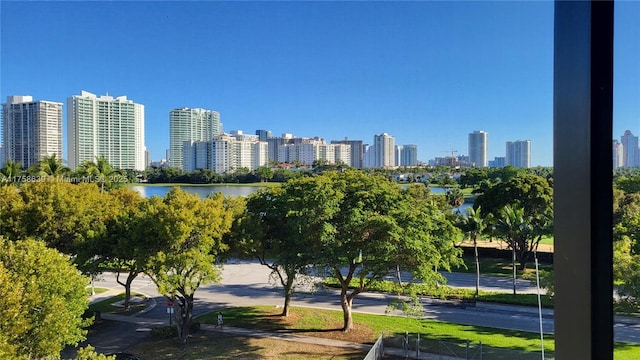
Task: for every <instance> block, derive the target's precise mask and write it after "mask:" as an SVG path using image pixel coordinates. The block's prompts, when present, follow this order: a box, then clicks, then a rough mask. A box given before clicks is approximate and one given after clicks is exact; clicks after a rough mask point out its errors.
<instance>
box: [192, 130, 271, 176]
mask: <svg viewBox="0 0 640 360" xmlns="http://www.w3.org/2000/svg"><path fill="white" fill-rule="evenodd" d="M267 151H268V144H267V142H264V141H259V140H258V136H256V135H245V134H242V132H234V133H232V134H222V135H219V136H216V137H215V139H213V140H209V141H195V142H191V143H189V142H184V143H183V152H182V154H183V156H184V162H183V165H184V170H185V171H195V170H197V169H210V170H213V171H215V172H217V173H220V174H223V173H226V172H234V171H237V170H238V169H241V168H247V169H249V170H255V169H257V168H258V167H260V166H266V165H267V164H268V161H269V158H268V156H267Z"/></svg>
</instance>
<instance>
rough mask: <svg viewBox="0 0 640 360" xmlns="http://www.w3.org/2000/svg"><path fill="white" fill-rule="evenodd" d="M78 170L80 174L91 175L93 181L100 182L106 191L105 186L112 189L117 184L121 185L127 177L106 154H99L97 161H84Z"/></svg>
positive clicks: (102, 188)
mask: <svg viewBox="0 0 640 360" xmlns="http://www.w3.org/2000/svg"><path fill="white" fill-rule="evenodd" d="M77 172H78V175H80V176H85V177H90V178H91V182H93V183H96V184H98V186H99V187H100V190H101V191H104V190H105V187H106V189H111V188H112V187H114V186H116V185H119V184H120V185H121V184H122V183H124V182H125V180H126V179H127V178H126V177H125V176H124V172H123V171H121V170H120V169H116V168H114V167H113V166H112V165H111V164H110V163H109V161H108V160H107V158H105V157H104V156H97V157H96V161H89V160H85V161H83V162H82V164H80V166H79V167H78V170H77ZM118 175H120V176H118ZM115 180H120V181H115Z"/></svg>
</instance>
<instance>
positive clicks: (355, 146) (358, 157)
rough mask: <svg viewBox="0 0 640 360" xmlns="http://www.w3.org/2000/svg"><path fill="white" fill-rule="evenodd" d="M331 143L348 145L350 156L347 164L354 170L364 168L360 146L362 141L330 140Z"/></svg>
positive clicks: (362, 150) (347, 139)
mask: <svg viewBox="0 0 640 360" xmlns="http://www.w3.org/2000/svg"><path fill="white" fill-rule="evenodd" d="M331 143H332V144H344V145H349V146H350V149H351V154H350V155H349V158H350V159H351V162H349V163H347V164H349V165H350V166H351V167H353V168H356V169H362V168H363V167H364V146H363V145H362V140H349V138H346V137H345V138H344V140H331ZM336 156H337V155H336ZM342 161H344V160H342Z"/></svg>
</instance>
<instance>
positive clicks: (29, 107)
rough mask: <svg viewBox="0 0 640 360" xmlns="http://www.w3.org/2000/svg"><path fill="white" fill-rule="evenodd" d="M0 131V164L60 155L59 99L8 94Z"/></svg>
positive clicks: (25, 162)
mask: <svg viewBox="0 0 640 360" xmlns="http://www.w3.org/2000/svg"><path fill="white" fill-rule="evenodd" d="M0 133H1V134H2V143H3V146H2V151H1V152H0V153H1V154H0V155H2V156H1V157H0V167H1V166H3V165H4V164H5V163H6V162H7V161H10V160H11V161H13V162H15V163H19V164H20V165H21V166H22V167H24V168H28V167H29V166H31V165H34V164H36V163H38V161H40V160H41V159H43V158H45V157H48V156H51V155H56V157H57V158H58V159H62V103H58V102H52V101H33V98H32V97H31V96H8V97H7V103H6V104H2V131H1V132H0Z"/></svg>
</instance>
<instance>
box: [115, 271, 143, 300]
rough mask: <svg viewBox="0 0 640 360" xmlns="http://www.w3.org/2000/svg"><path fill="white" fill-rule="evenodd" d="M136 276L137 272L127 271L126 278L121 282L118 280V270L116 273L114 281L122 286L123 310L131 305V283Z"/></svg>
mask: <svg viewBox="0 0 640 360" xmlns="http://www.w3.org/2000/svg"><path fill="white" fill-rule="evenodd" d="M137 276H138V273H137V272H135V271H134V272H129V274H127V280H125V282H124V283H122V282H120V272H118V273H117V275H116V282H117V283H118V284H120V285H122V286H124V310H129V308H130V307H131V284H132V283H133V280H135V278H136V277H137Z"/></svg>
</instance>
